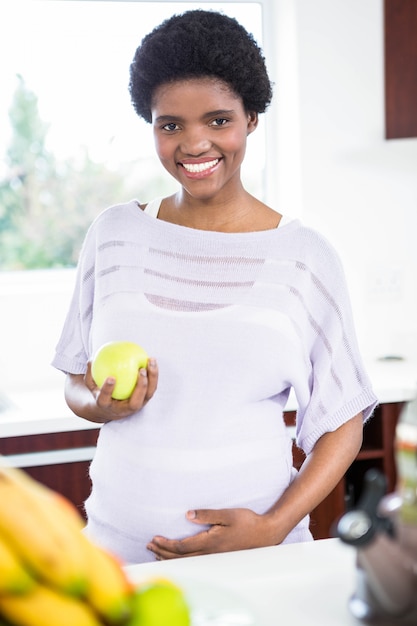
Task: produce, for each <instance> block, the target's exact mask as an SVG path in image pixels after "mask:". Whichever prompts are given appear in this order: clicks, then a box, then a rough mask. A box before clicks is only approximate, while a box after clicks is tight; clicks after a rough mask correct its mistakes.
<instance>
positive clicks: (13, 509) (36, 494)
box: [0, 466, 88, 595]
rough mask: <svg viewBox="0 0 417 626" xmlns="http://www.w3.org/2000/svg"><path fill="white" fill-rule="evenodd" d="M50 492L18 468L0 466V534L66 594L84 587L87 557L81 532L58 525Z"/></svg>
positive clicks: (38, 573)
mask: <svg viewBox="0 0 417 626" xmlns="http://www.w3.org/2000/svg"><path fill="white" fill-rule="evenodd" d="M42 490H43V491H44V493H45V494H46V493H49V492H50V490H48V489H47V488H46V487H43V486H42V485H40V484H38V483H36V481H33V480H32V479H31V478H30V477H29V476H26V475H25V474H24V473H23V472H21V471H20V470H16V469H13V468H8V467H4V466H0V502H1V503H2V506H1V508H0V533H1V535H2V536H3V537H4V538H5V540H6V541H7V543H8V545H9V546H10V547H11V548H12V549H13V550H14V551H15V552H16V554H17V555H18V556H19V557H20V558H21V559H22V561H23V562H24V563H25V564H27V566H28V567H29V569H30V571H31V572H33V574H34V576H37V577H39V578H40V579H41V580H44V581H47V582H49V583H50V584H51V585H52V586H53V587H56V588H58V589H61V590H63V591H65V592H67V593H71V594H75V595H81V594H83V593H84V592H85V589H86V586H87V576H88V572H87V566H88V564H87V557H86V552H85V549H84V547H83V542H82V541H80V536H81V532H79V531H75V530H74V527H73V526H68V525H66V524H60V523H59V522H58V521H57V519H56V515H55V512H56V508H57V507H55V506H52V504H51V502H52V498H51V497H49V496H46V495H45V497H42V496H41V495H40V494H41V493H42Z"/></svg>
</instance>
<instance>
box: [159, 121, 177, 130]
mask: <svg viewBox="0 0 417 626" xmlns="http://www.w3.org/2000/svg"><path fill="white" fill-rule="evenodd" d="M162 130H167V131H168V132H172V131H174V130H178V125H177V124H176V123H175V122H169V123H168V124H165V125H164V126H162Z"/></svg>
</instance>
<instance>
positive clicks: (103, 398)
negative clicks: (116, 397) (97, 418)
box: [93, 376, 116, 408]
mask: <svg viewBox="0 0 417 626" xmlns="http://www.w3.org/2000/svg"><path fill="white" fill-rule="evenodd" d="M115 385H116V379H115V378H112V377H110V376H109V378H106V380H105V381H104V383H103V386H102V387H101V389H100V390H99V391H98V393H97V396H96V402H97V405H98V406H99V407H101V408H108V407H109V406H111V404H112V402H113V399H112V394H113V391H114V387H115ZM96 389H97V387H96ZM93 391H94V390H93Z"/></svg>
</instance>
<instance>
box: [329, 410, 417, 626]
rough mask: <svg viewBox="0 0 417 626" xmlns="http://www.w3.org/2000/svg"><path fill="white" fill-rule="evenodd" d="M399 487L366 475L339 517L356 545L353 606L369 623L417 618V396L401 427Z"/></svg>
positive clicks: (387, 624)
mask: <svg viewBox="0 0 417 626" xmlns="http://www.w3.org/2000/svg"><path fill="white" fill-rule="evenodd" d="M395 452H396V465H397V473H398V482H397V490H396V492H395V493H392V494H389V495H385V492H386V482H385V478H384V476H383V475H382V474H381V473H379V472H377V471H376V470H370V471H369V472H368V473H367V474H366V475H365V486H364V492H363V495H362V497H361V499H360V501H359V503H358V507H357V509H355V510H353V511H350V512H348V513H346V514H345V515H344V516H343V517H342V518H341V520H340V521H339V524H338V527H337V532H338V535H339V537H340V539H341V540H342V541H344V542H345V543H347V544H350V545H352V546H354V547H356V549H357V587H356V590H355V593H354V595H353V597H352V598H351V599H350V603H349V606H350V610H351V612H352V614H353V615H354V616H355V617H356V618H357V619H359V620H362V621H364V622H366V623H372V624H378V625H381V626H382V625H384V626H395V625H396V624H398V625H400V624H401V625H403V624H404V625H405V624H407V625H408V624H409V625H410V626H411V625H413V626H416V624H417V400H414V401H413V402H410V403H408V404H407V405H406V406H405V408H404V410H403V412H402V414H401V415H400V419H399V422H398V425H397V429H396V439H395Z"/></svg>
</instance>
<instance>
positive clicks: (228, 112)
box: [155, 109, 235, 124]
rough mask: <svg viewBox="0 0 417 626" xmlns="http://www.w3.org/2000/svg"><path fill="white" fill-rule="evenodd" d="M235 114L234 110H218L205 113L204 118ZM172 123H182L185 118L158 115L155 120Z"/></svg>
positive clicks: (158, 122)
mask: <svg viewBox="0 0 417 626" xmlns="http://www.w3.org/2000/svg"><path fill="white" fill-rule="evenodd" d="M233 113H235V110H234V109H217V110H216V111H207V113H204V115H203V117H206V118H208V117H221V116H222V115H232V114H233ZM172 121H178V122H182V121H184V118H183V117H181V116H180V115H158V117H157V118H155V123H157V124H161V123H162V122H172Z"/></svg>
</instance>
